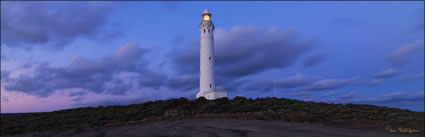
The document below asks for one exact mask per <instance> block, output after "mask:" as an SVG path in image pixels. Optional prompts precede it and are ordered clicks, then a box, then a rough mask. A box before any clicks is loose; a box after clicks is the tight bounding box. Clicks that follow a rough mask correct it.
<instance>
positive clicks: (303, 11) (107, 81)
mask: <svg viewBox="0 0 425 137" xmlns="http://www.w3.org/2000/svg"><path fill="white" fill-rule="evenodd" d="M423 5H424V2H371V1H363V2H258V1H256V2H242V1H241V2H217V1H208V2H2V7H1V57H2V58H1V72H2V73H1V74H2V75H1V77H2V78H1V112H2V113H8V112H38V111H53V110H59V109H67V108H75V107H84V106H98V105H124V104H131V103H140V102H144V101H148V100H157V99H168V98H175V97H188V98H194V97H195V94H196V92H197V90H198V88H199V30H198V27H199V24H200V21H201V16H200V14H201V13H202V11H203V9H204V8H208V9H209V10H210V12H211V13H212V20H213V22H214V24H215V26H216V30H215V33H214V36H215V47H216V59H217V60H216V68H215V69H216V72H217V73H216V74H217V76H216V80H217V82H216V83H217V86H218V88H221V89H224V90H227V91H228V95H229V96H230V97H231V98H232V97H234V96H246V97H252V98H256V97H270V96H273V82H274V81H276V91H277V95H278V96H279V97H285V98H293V99H300V100H306V101H321V102H329V103H356V104H375V105H383V106H389V107H398V108H406V109H410V110H414V111H424V97H423V96H424V14H423V13H424V12H423V11H424V6H423Z"/></svg>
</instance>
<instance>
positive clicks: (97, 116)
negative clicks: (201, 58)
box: [1, 97, 424, 136]
mask: <svg viewBox="0 0 425 137" xmlns="http://www.w3.org/2000/svg"><path fill="white" fill-rule="evenodd" d="M208 116H210V117H211V116H213V117H221V118H233V119H248V120H273V121H275V120H284V121H289V122H307V123H323V124H329V123H332V124H334V125H336V124H344V125H352V126H357V127H364V128H377V127H379V128H385V126H387V125H391V126H392V127H393V128H394V129H396V127H408V128H412V129H420V130H421V132H422V133H423V129H424V112H413V111H409V110H406V109H398V108H388V107H380V106H373V105H355V104H345V105H344V104H328V103H316V102H304V101H299V100H292V99H285V98H256V99H251V98H250V99H246V98H244V97H235V98H234V99H232V100H229V99H228V98H221V99H217V100H206V99H205V98H199V99H196V100H188V99H186V98H177V99H169V100H158V101H149V102H145V103H142V104H132V105H126V106H107V107H103V106H100V107H86V108H76V109H68V110H61V111H54V112H46V113H27V114H13V115H9V116H6V117H3V116H2V117H1V135H2V136H5V135H15V134H22V133H27V132H36V131H37V132H39V131H47V130H57V131H65V130H69V129H80V128H94V127H111V126H112V127H113V126H122V125H130V124H138V123H146V122H152V121H161V120H176V119H184V118H189V117H208Z"/></svg>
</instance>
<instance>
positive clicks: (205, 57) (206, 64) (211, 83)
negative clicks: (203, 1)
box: [196, 9, 227, 100]
mask: <svg viewBox="0 0 425 137" xmlns="http://www.w3.org/2000/svg"><path fill="white" fill-rule="evenodd" d="M199 30H200V31H201V50H200V52H201V53H200V61H201V66H200V86H199V92H198V94H196V98H199V97H205V98H206V99H208V100H212V99H217V98H222V97H227V92H226V91H224V90H216V89H215V73H214V35H213V34H214V24H213V22H212V20H211V13H210V12H208V9H205V10H204V12H203V13H202V22H201V25H200V26H199Z"/></svg>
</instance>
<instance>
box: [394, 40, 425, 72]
mask: <svg viewBox="0 0 425 137" xmlns="http://www.w3.org/2000/svg"><path fill="white" fill-rule="evenodd" d="M416 53H424V40H417V41H415V42H413V43H409V44H405V45H403V46H401V47H400V48H399V49H397V50H396V51H394V52H393V53H391V54H390V56H389V57H388V59H389V61H390V62H391V63H392V65H393V66H401V65H404V64H406V63H407V62H408V57H409V56H411V55H413V54H416Z"/></svg>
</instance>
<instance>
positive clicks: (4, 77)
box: [0, 70, 10, 82]
mask: <svg viewBox="0 0 425 137" xmlns="http://www.w3.org/2000/svg"><path fill="white" fill-rule="evenodd" d="M9 75H10V72H9V71H5V70H2V71H1V73H0V76H1V79H0V80H1V81H4V82H7V81H9Z"/></svg>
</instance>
